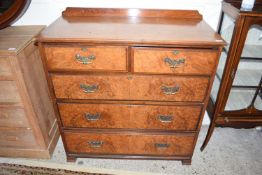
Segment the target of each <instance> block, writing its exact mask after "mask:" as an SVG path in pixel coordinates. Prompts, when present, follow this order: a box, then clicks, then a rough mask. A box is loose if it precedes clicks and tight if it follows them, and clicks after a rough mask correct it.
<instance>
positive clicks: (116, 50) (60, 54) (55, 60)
mask: <svg viewBox="0 0 262 175" xmlns="http://www.w3.org/2000/svg"><path fill="white" fill-rule="evenodd" d="M45 54H46V60H47V66H48V69H50V70H68V71H102V70H111V71H126V69H127V47H120V46H117V47H110V46H92V47H90V46H86V45H83V46H73V47H72V45H62V46H46V47H45ZM76 55H80V56H84V57H87V56H95V60H92V63H90V64H82V63H81V62H79V61H77V60H76V58H75V57H76Z"/></svg>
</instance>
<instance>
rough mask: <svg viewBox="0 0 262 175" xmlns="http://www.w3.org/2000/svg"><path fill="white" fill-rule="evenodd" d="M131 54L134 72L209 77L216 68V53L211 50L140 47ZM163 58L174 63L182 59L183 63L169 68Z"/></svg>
mask: <svg viewBox="0 0 262 175" xmlns="http://www.w3.org/2000/svg"><path fill="white" fill-rule="evenodd" d="M132 52H133V58H132V59H133V62H134V72H140V73H141V72H143V73H168V74H205V75H210V74H211V73H212V72H213V70H214V68H215V66H216V64H215V62H216V57H217V52H216V51H212V50H204V49H203V50H198V49H194V50H193V49H180V48H143V47H142V48H133V50H132ZM165 58H170V59H171V60H176V61H178V60H179V59H181V58H183V59H184V60H185V62H184V63H183V64H181V65H177V67H176V68H171V67H170V65H169V64H167V63H165V61H164V59H165ZM203 67H204V69H203Z"/></svg>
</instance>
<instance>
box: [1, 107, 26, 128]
mask: <svg viewBox="0 0 262 175" xmlns="http://www.w3.org/2000/svg"><path fill="white" fill-rule="evenodd" d="M29 126H30V125H29V122H28V119H27V117H26V114H25V111H24V110H23V109H21V108H0V127H23V128H27V127H29Z"/></svg>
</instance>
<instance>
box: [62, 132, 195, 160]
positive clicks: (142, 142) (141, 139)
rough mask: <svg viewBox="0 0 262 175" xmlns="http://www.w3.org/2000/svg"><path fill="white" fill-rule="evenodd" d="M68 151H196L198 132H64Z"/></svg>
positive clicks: (189, 153) (185, 154)
mask: <svg viewBox="0 0 262 175" xmlns="http://www.w3.org/2000/svg"><path fill="white" fill-rule="evenodd" d="M64 136H65V141H66V145H67V149H68V152H70V153H105V154H133V155H170V156H171V155H177V156H189V155H191V154H192V147H193V144H194V139H195V135H194V134H173V135H171V134H170V135H164V134H143V135H141V134H136V133H132V134H124V133H70V132H64Z"/></svg>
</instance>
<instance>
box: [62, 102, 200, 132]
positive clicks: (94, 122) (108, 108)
mask: <svg viewBox="0 0 262 175" xmlns="http://www.w3.org/2000/svg"><path fill="white" fill-rule="evenodd" d="M58 107H59V112H60V115H61V119H62V123H63V125H64V127H72V128H85V127H86V128H122V129H126V128H130V129H132V128H133V129H163V130H195V129H197V124H198V121H199V118H200V113H201V106H155V105H124V104H68V103H60V104H58Z"/></svg>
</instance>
